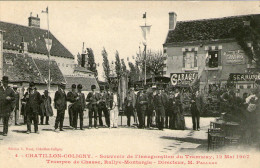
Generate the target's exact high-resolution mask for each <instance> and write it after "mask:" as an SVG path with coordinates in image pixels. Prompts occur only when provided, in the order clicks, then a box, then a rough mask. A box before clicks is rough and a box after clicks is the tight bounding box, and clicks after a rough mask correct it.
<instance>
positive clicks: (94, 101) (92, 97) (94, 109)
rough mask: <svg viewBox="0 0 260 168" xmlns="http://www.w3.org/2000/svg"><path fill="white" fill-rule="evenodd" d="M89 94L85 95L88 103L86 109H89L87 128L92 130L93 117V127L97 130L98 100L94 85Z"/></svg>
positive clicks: (98, 96)
mask: <svg viewBox="0 0 260 168" xmlns="http://www.w3.org/2000/svg"><path fill="white" fill-rule="evenodd" d="M91 90H92V91H91V92H89V94H88V95H87V99H86V101H87V102H89V104H88V108H89V128H90V129H91V128H92V119H93V117H94V127H95V128H96V129H98V127H97V114H98V104H99V100H100V95H99V93H97V92H96V85H92V86H91Z"/></svg>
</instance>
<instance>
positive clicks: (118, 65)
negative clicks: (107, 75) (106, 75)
mask: <svg viewBox="0 0 260 168" xmlns="http://www.w3.org/2000/svg"><path fill="white" fill-rule="evenodd" d="M115 57H116V61H115V64H116V67H115V69H116V75H117V78H118V79H120V77H121V75H122V65H121V62H120V58H119V53H118V51H116V55H115Z"/></svg>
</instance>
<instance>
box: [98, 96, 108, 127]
mask: <svg viewBox="0 0 260 168" xmlns="http://www.w3.org/2000/svg"><path fill="white" fill-rule="evenodd" d="M109 105H110V102H109V94H108V93H107V92H102V93H100V102H99V104H98V118H99V125H100V126H103V121H102V112H103V113H104V116H105V120H106V125H107V126H108V127H109V126H110V120H109V113H108V107H109Z"/></svg>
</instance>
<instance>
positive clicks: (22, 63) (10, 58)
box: [3, 52, 65, 84]
mask: <svg viewBox="0 0 260 168" xmlns="http://www.w3.org/2000/svg"><path fill="white" fill-rule="evenodd" d="M3 55H4V75H6V76H8V77H9V80H10V81H11V82H30V81H34V82H35V83H40V84H45V83H46V82H45V79H48V60H39V59H33V58H32V57H30V56H29V55H28V54H19V53H5V52H4V53H3ZM50 65H51V68H50V69H51V79H52V82H51V83H52V84H58V83H61V82H65V79H64V77H63V75H62V73H61V71H60V69H59V67H58V65H57V63H56V61H51V64H50Z"/></svg>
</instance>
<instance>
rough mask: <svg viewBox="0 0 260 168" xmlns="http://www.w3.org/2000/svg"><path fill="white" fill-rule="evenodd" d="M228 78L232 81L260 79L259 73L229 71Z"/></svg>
mask: <svg viewBox="0 0 260 168" xmlns="http://www.w3.org/2000/svg"><path fill="white" fill-rule="evenodd" d="M229 78H230V79H231V80H232V81H257V80H260V74H246V73H231V74H229Z"/></svg>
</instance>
